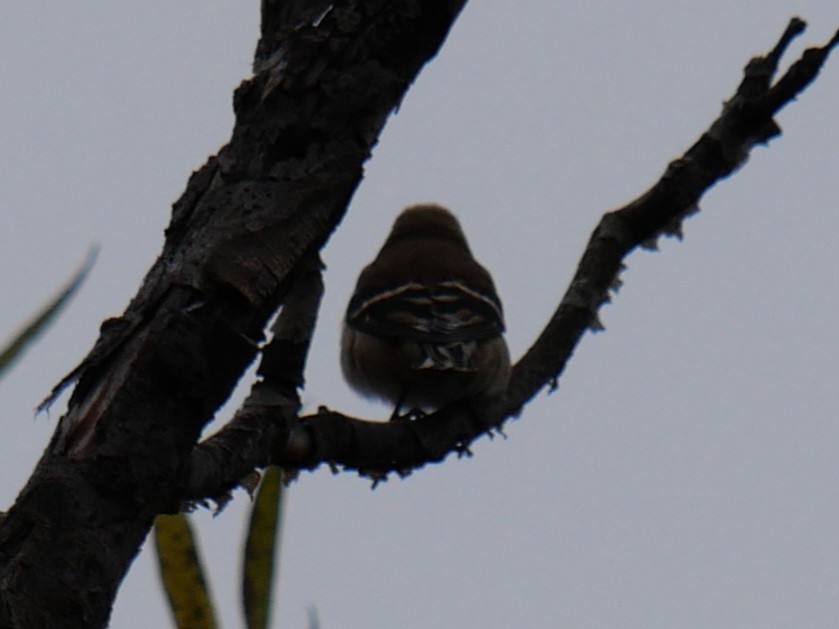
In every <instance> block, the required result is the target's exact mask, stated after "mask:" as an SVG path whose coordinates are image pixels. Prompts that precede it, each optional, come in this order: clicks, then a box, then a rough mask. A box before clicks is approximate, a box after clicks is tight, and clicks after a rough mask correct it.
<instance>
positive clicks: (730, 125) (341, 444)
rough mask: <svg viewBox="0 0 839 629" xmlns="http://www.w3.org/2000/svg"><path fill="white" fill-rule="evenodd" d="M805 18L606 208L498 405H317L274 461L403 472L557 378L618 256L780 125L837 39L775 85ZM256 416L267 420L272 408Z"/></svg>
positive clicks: (461, 448)
mask: <svg viewBox="0 0 839 629" xmlns="http://www.w3.org/2000/svg"><path fill="white" fill-rule="evenodd" d="M804 27H805V24H804V22H803V21H801V20H800V19H798V18H794V19H793V20H792V21H791V22H790V24H789V26H788V27H787V29H786V30H785V31H784V34H783V35H782V37H781V39H780V41H779V42H778V44H777V45H776V46H775V47H774V48H773V49H772V51H771V52H769V53H768V54H767V55H766V56H763V57H757V58H755V59H752V60H751V61H750V62H749V63H748V65H747V66H746V68H745V71H744V78H743V81H742V82H741V84H740V86H739V87H738V89H737V91H736V93H735V94H734V96H733V97H732V98H731V99H730V100H729V101H728V102H727V103H726V104H725V106H724V107H723V111H722V113H721V115H720V117H719V118H717V119H716V120H715V121H714V122H713V123H712V124H711V126H710V127H709V129H708V130H707V131H706V132H705V133H704V134H703V135H702V136H701V137H700V139H699V140H698V141H697V142H696V143H695V144H694V145H693V146H692V147H690V149H688V151H687V152H686V153H685V154H684V155H683V156H682V157H681V158H679V159H677V160H675V161H673V162H671V163H670V165H669V166H668V167H667V169H666V171H665V173H664V175H663V176H662V177H661V179H660V180H659V181H658V182H657V183H656V184H655V185H654V186H653V187H652V188H651V189H650V190H648V191H647V192H646V193H644V194H643V195H642V196H641V197H639V198H638V199H636V200H634V201H632V202H631V203H629V204H628V205H626V206H624V207H623V208H620V209H618V210H615V211H613V212H609V213H607V214H606V215H604V216H603V218H602V220H601V221H600V223H599V224H598V226H597V227H596V228H595V230H594V233H593V234H592V236H591V239H590V241H589V243H588V246H587V247H586V249H585V251H584V253H583V256H582V259H581V260H580V263H579V265H578V268H577V271H576V273H575V275H574V278H573V280H572V281H571V284H570V286H569V288H568V290H567V291H566V293H565V296H564V297H563V298H562V301H561V302H560V304H559V306H558V308H557V310H556V311H555V312H554V314H553V316H552V317H551V319H550V321H549V322H548V324H547V326H546V328H545V329H544V330H543V331H542V333H541V334H540V335H539V337H538V339H537V340H536V342H535V343H534V344H533V345H532V347H531V348H530V349H529V350H528V351H527V352H526V353H525V355H524V356H523V357H522V359H521V360H519V362H518V363H517V364H516V365H515V367H514V370H513V377H512V379H511V382H510V387H509V390H508V393H507V399H506V404H505V406H504V408H503V409H481V410H480V411H477V412H476V410H475V409H469V408H466V407H464V406H461V405H457V406H453V407H450V408H445V409H442V410H440V411H438V412H437V413H435V414H433V415H430V416H428V417H425V418H422V419H421V420H417V421H414V422H390V423H381V422H370V421H364V420H360V419H356V418H351V417H347V416H345V415H342V414H340V413H337V412H331V411H323V412H320V413H318V414H316V415H313V416H309V417H306V418H303V421H302V423H301V424H300V425H299V426H297V427H292V429H291V430H290V432H289V433H288V438H289V441H286V440H282V439H280V440H277V441H275V442H274V444H273V451H274V453H275V458H274V462H275V463H278V464H280V465H289V466H292V465H293V466H300V467H315V466H317V465H319V464H321V463H329V464H330V465H333V466H334V465H341V466H344V467H345V468H347V469H352V470H358V471H360V472H361V473H362V475H366V476H370V477H372V478H374V480H375V481H376V482H378V481H379V480H381V479H382V478H385V477H386V476H387V474H388V473H389V472H396V473H399V474H401V475H405V474H407V473H409V472H410V471H411V470H413V469H416V468H419V467H422V466H423V465H425V464H427V463H432V462H438V461H441V460H442V459H444V458H445V457H446V456H448V454H450V453H452V452H457V453H458V454H463V453H468V452H469V450H468V446H469V444H470V443H471V442H472V441H473V440H475V439H476V438H478V437H479V436H481V435H483V434H490V435H492V431H493V430H497V429H499V427H500V426H501V424H503V422H504V421H505V420H506V419H508V418H510V417H514V416H517V415H519V414H520V413H521V411H522V409H523V407H524V405H525V404H527V402H528V401H529V400H530V399H532V398H533V397H534V396H535V395H536V394H537V393H538V392H539V391H540V390H541V389H542V388H543V387H544V386H546V385H549V386H552V387H554V386H555V385H556V381H557V379H558V378H559V376H560V375H561V373H562V371H563V370H564V368H565V365H566V364H567V362H568V360H569V359H570V357H571V355H572V353H573V351H574V348H575V347H576V346H577V344H578V343H579V342H580V340H581V339H582V336H583V334H584V333H585V332H586V330H589V329H593V330H599V329H601V326H600V324H599V322H598V319H597V311H598V309H599V307H600V306H601V305H602V304H603V303H605V302H607V301H609V292H610V290H616V288H617V286H619V284H620V282H619V278H618V276H619V274H620V271H621V269H622V268H623V260H624V259H625V258H626V257H627V256H628V255H629V254H630V253H631V252H632V251H633V250H634V249H635V248H636V247H638V246H639V245H642V246H643V245H646V246H654V242H655V239H656V238H657V237H658V236H659V235H661V234H667V235H677V236H679V235H680V234H681V222H682V220H683V219H684V218H685V217H686V216H688V215H690V214H692V213H694V212H696V211H697V209H698V202H699V200H700V198H701V197H702V195H703V194H704V193H705V192H706V191H707V190H708V189H709V188H711V187H712V186H713V185H714V184H715V183H717V182H718V181H719V180H721V179H723V178H725V177H727V176H728V175H730V174H731V173H732V172H733V171H734V170H736V169H737V168H738V167H739V166H741V165H742V164H743V163H744V162H745V160H746V159H747V157H748V154H749V151H750V150H751V148H752V147H753V146H754V145H755V144H759V143H765V142H767V141H768V140H769V139H771V138H772V137H774V136H776V135H778V134H780V129H779V128H778V126H777V125H776V123H775V121H774V120H773V115H774V114H775V113H776V112H777V111H778V110H780V109H781V108H782V107H784V106H785V105H786V104H788V103H790V102H791V101H792V100H794V99H795V98H796V96H798V94H800V93H801V92H802V91H803V90H804V89H805V88H806V87H807V86H808V85H809V84H810V83H811V82H812V81H813V79H815V77H816V75H817V74H818V72H819V70H820V69H821V67H822V65H823V63H824V62H825V60H826V59H827V56H828V55H829V53H830V51H831V50H832V49H833V48H834V47H835V46H836V45H837V40H838V39H839V34H837V35H836V36H834V37H833V39H831V40H830V42H828V44H826V45H825V46H823V47H820V48H811V49H809V50H806V51H805V52H804V53H803V54H802V56H801V58H800V59H799V60H798V61H796V62H795V63H794V64H793V65H792V66H791V67H790V68H789V70H788V71H787V72H786V73H785V74H784V75H783V76H782V77H781V78H780V79H778V80H777V82H775V83H774V85H773V84H772V80H773V78H774V77H775V74H776V72H777V68H778V63H779V61H780V59H781V56H782V55H783V53H784V52H785V50H786V48H787V46H788V45H789V43H790V42H791V41H792V40H793V39H794V38H795V37H796V36H798V35H799V34H801V33H802V32H803V30H804ZM259 421H260V422H261V423H263V424H266V425H267V424H268V423H270V421H271V413H270V412H267V413H265V414H263V415H262V416H261V417H260V419H259ZM290 444H293V447H291V446H290ZM223 489H227V488H226V487H225V488H223Z"/></svg>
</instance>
